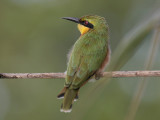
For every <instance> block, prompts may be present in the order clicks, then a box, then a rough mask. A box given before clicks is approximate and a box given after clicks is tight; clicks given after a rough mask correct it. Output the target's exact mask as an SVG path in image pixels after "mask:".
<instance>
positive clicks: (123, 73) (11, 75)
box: [0, 70, 160, 79]
mask: <svg viewBox="0 0 160 120" xmlns="http://www.w3.org/2000/svg"><path fill="white" fill-rule="evenodd" d="M101 77H115V78H116V77H117V78H119V77H160V71H158V70H157V71H114V72H104V73H102V74H101ZM2 78H3V79H4V78H5V79H26V78H27V79H28V78H29V79H31V78H40V79H48V78H50V79H53V78H65V74H64V73H0V79H2Z"/></svg>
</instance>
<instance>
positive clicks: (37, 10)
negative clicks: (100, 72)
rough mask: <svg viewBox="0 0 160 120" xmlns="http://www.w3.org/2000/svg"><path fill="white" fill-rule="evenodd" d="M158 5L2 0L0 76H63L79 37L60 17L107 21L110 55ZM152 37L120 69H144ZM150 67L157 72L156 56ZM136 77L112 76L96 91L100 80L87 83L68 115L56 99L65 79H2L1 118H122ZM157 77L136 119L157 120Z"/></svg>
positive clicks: (153, 1) (151, 0) (150, 1)
mask: <svg viewBox="0 0 160 120" xmlns="http://www.w3.org/2000/svg"><path fill="white" fill-rule="evenodd" d="M159 7H160V0H120V1H118V0H97V1H93V0H88V1H86V0H0V72H1V73H5V72H7V73H24V72H27V73H28V72H30V73H32V72H64V71H65V70H66V61H67V58H66V54H67V53H68V51H69V50H70V48H71V46H72V45H73V44H74V43H75V41H76V39H77V38H78V37H79V35H80V33H79V31H78V30H77V26H76V24H74V23H71V22H67V21H65V20H62V19H60V18H61V17H81V16H83V15H88V14H96V15H99V16H103V17H105V18H106V19H107V22H108V24H109V26H110V43H111V49H112V53H113V52H114V50H115V48H116V47H117V46H118V45H119V43H120V42H121V39H122V38H123V37H124V36H125V35H126V34H127V33H128V31H130V30H132V29H133V28H134V27H136V26H137V25H138V24H139V23H141V22H142V23H143V21H145V20H146V19H148V18H150V16H151V15H152V14H153V13H154V11H156V9H157V8H159ZM151 34H152V33H150V34H149V35H148V36H147V37H146V38H145V39H146V40H145V42H143V45H142V46H141V47H140V49H137V52H136V54H135V55H134V56H133V57H132V58H131V59H130V60H129V61H128V62H127V63H126V64H125V66H123V68H122V69H121V70H144V66H145V60H146V58H147V56H148V52H149V47H150V44H151ZM158 51H160V49H159V50H158ZM111 62H112V61H111ZM151 69H153V70H156V69H160V54H159V53H158V54H156V61H155V62H154V64H153V67H152V68H151ZM140 79H141V78H114V79H111V81H110V82H109V84H107V83H105V85H103V86H99V87H100V88H99V89H101V87H103V88H102V89H103V90H102V91H99V92H96V86H97V85H98V84H102V83H101V80H99V81H97V82H95V83H88V84H87V85H85V86H84V87H83V88H82V89H81V90H80V99H79V100H78V102H76V103H75V104H74V105H73V111H72V112H71V113H70V114H64V113H61V112H60V105H61V103H62V100H57V99H56V96H57V94H58V93H59V92H60V90H61V89H62V88H63V84H64V79H18V80H16V79H5V80H4V79H1V80H0V120H56V119H59V120H89V119H90V120H124V118H125V116H126V115H127V113H128V109H129V106H130V103H131V100H132V97H133V95H134V92H135V91H136V88H137V84H138V81H139V80H140ZM159 79H160V78H148V85H147V87H146V89H145V92H144V96H143V97H142V102H141V104H140V106H139V109H138V111H137V114H136V117H135V120H151V119H152V120H158V119H160V114H159V112H160V92H159V91H160V87H159V86H160V80H159Z"/></svg>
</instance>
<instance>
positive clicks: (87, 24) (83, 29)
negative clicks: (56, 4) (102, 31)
mask: <svg viewBox="0 0 160 120" xmlns="http://www.w3.org/2000/svg"><path fill="white" fill-rule="evenodd" d="M63 19H66V20H70V21H72V22H75V23H78V29H79V31H80V33H81V35H83V34H85V33H87V32H88V31H90V30H96V29H98V28H100V27H103V26H106V21H105V19H104V18H103V17H100V16H96V15H88V16H83V17H81V18H75V17H63Z"/></svg>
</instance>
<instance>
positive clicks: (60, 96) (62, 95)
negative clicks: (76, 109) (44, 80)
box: [57, 87, 67, 99]
mask: <svg viewBox="0 0 160 120" xmlns="http://www.w3.org/2000/svg"><path fill="white" fill-rule="evenodd" d="M66 89H67V88H66V87H64V88H63V89H62V91H61V92H60V93H59V94H58V95H57V98H58V99H62V98H64V94H65V92H66Z"/></svg>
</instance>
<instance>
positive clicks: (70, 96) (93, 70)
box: [57, 15, 111, 113]
mask: <svg viewBox="0 0 160 120" xmlns="http://www.w3.org/2000/svg"><path fill="white" fill-rule="evenodd" d="M62 19H65V20H69V21H72V22H75V23H77V24H78V29H79V31H80V37H79V38H78V40H77V41H76V42H75V44H74V45H73V47H72V49H71V50H70V52H69V55H68V63H67V71H66V77H65V83H64V88H63V89H62V91H61V92H60V93H59V94H58V96H57V98H58V99H61V98H63V103H62V105H61V109H60V111H61V112H65V113H69V112H71V110H72V104H73V102H74V101H76V100H77V99H78V98H79V97H78V91H79V89H80V88H81V87H82V86H83V85H85V84H86V83H87V82H88V81H89V80H90V79H92V78H93V77H94V78H95V79H96V80H98V79H100V77H101V73H102V72H103V71H104V69H105V67H106V66H107V64H108V63H109V60H110V54H111V50H110V44H109V27H108V24H107V22H106V20H105V18H104V17H100V16H97V15H85V16H82V17H81V18H76V17H63V18H62Z"/></svg>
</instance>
